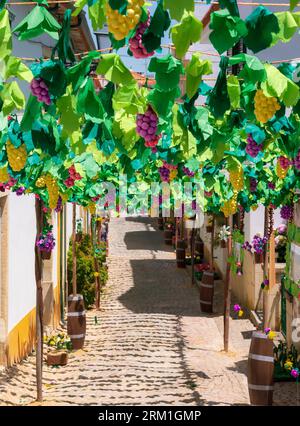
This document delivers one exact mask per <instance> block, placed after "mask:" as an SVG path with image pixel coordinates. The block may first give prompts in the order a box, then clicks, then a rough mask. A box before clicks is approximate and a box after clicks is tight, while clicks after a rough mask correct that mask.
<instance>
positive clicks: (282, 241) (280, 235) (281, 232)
mask: <svg viewBox="0 0 300 426" xmlns="http://www.w3.org/2000/svg"><path fill="white" fill-rule="evenodd" d="M286 246H287V226H286V225H285V224H281V225H279V226H278V228H276V229H275V253H276V261H277V262H278V263H285V256H286Z"/></svg>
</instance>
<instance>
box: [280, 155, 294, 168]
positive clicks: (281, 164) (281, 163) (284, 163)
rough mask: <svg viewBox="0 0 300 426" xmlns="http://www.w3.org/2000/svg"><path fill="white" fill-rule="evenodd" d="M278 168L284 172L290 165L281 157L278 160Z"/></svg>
mask: <svg viewBox="0 0 300 426" xmlns="http://www.w3.org/2000/svg"><path fill="white" fill-rule="evenodd" d="M278 161H279V164H280V166H281V167H282V168H283V169H284V170H286V169H287V168H288V167H289V165H290V164H291V162H290V160H289V159H288V158H286V157H284V156H283V155H281V156H280V157H279V159H278Z"/></svg>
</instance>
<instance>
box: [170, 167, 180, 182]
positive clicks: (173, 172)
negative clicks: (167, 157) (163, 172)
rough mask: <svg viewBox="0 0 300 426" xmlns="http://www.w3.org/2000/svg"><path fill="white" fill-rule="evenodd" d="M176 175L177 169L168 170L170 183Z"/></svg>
mask: <svg viewBox="0 0 300 426" xmlns="http://www.w3.org/2000/svg"><path fill="white" fill-rule="evenodd" d="M177 175H178V170H177V169H172V170H170V175H169V179H170V181H172V180H174V179H175V178H176V177H177Z"/></svg>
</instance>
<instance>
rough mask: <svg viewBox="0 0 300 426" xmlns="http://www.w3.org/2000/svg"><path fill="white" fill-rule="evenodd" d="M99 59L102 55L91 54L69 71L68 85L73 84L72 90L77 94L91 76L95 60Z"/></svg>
mask: <svg viewBox="0 0 300 426" xmlns="http://www.w3.org/2000/svg"><path fill="white" fill-rule="evenodd" d="M99 57H100V53H98V52H89V53H88V56H86V57H85V58H83V59H82V60H81V61H80V62H79V63H78V64H76V65H74V66H73V67H71V68H68V69H67V81H68V84H70V83H71V84H72V88H73V91H74V92H75V93H76V92H77V91H78V89H79V87H80V86H81V85H82V83H83V82H84V80H85V78H86V77H87V75H88V74H89V72H90V68H91V64H92V62H93V60H95V59H98V58H99Z"/></svg>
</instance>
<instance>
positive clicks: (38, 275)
mask: <svg viewBox="0 0 300 426" xmlns="http://www.w3.org/2000/svg"><path fill="white" fill-rule="evenodd" d="M35 216H36V241H37V239H38V237H39V235H40V234H41V232H42V229H43V206H42V201H41V200H40V199H38V198H36V199H35ZM34 252H35V283H36V354H35V356H36V393H37V397H36V399H37V401H40V402H41V401H42V400H43V287H42V276H43V261H42V257H41V252H40V250H39V249H38V247H37V245H36V244H35V247H34Z"/></svg>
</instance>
